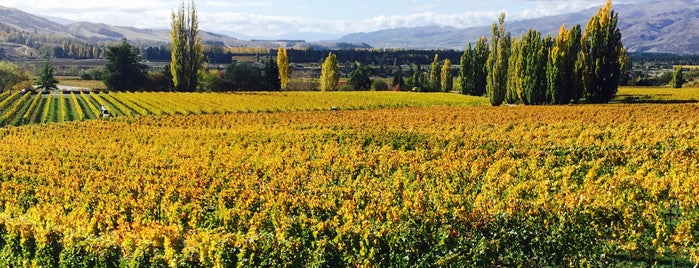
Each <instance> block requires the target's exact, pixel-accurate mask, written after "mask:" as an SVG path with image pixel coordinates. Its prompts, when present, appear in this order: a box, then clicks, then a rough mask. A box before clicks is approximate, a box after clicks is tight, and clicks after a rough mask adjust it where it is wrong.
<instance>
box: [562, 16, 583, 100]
mask: <svg viewBox="0 0 699 268" xmlns="http://www.w3.org/2000/svg"><path fill="white" fill-rule="evenodd" d="M567 40H568V46H567V47H568V55H569V58H568V59H567V60H566V64H565V65H566V66H565V68H566V70H568V71H570V72H571V76H570V77H569V78H570V80H569V81H568V82H569V83H570V84H569V85H568V86H569V87H570V98H571V100H572V101H573V102H575V103H577V102H579V101H580V99H581V98H582V97H583V93H584V91H585V86H584V84H583V81H582V69H583V64H582V61H581V60H580V49H581V44H580V43H581V42H582V29H581V27H580V25H579V24H578V25H575V26H574V27H573V28H571V29H570V30H568V38H567Z"/></svg>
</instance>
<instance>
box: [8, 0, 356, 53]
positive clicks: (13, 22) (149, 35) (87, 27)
mask: <svg viewBox="0 0 699 268" xmlns="http://www.w3.org/2000/svg"><path fill="white" fill-rule="evenodd" d="M0 31H3V32H10V31H16V32H25V33H32V34H44V35H49V36H58V37H61V38H72V39H75V40H78V41H82V42H85V43H89V44H96V43H99V42H118V41H120V40H122V39H123V38H126V39H128V40H129V41H132V42H138V43H140V44H143V45H161V44H167V43H169V42H170V30H169V29H139V28H133V27H123V26H113V25H107V24H103V23H91V22H74V23H70V24H68V25H63V24H60V23H57V22H53V21H51V20H48V19H46V18H42V17H40V16H36V15H33V14H30V13H27V12H24V11H21V10H19V9H15V8H7V7H2V6H0ZM200 34H201V37H202V40H203V41H204V43H207V44H213V45H225V46H231V47H267V48H277V47H279V46H287V47H299V48H313V49H338V48H367V47H369V46H368V45H367V44H364V43H362V42H357V44H354V43H350V42H334V41H328V42H305V41H303V40H294V41H291V40H289V41H290V42H288V41H285V40H269V41H248V40H240V39H237V38H234V37H230V36H227V35H223V34H217V33H212V32H207V31H203V30H202V31H200ZM37 54H38V53H37V52H36V51H34V49H32V48H31V47H30V46H27V44H26V43H19V44H18V43H7V42H5V43H3V42H2V40H0V58H5V59H19V58H25V57H33V56H36V55H37Z"/></svg>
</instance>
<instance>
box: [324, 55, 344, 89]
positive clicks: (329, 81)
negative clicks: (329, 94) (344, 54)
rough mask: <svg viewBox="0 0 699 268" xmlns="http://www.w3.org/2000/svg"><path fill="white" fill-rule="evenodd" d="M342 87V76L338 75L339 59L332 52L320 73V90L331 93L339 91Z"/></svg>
mask: <svg viewBox="0 0 699 268" xmlns="http://www.w3.org/2000/svg"><path fill="white" fill-rule="evenodd" d="M339 86H340V76H339V75H338V73H337V57H336V56H335V54H333V53H332V52H330V54H329V55H328V57H327V58H325V62H323V66H322V69H321V73H320V90H321V91H330V90H337V89H338V88H339Z"/></svg>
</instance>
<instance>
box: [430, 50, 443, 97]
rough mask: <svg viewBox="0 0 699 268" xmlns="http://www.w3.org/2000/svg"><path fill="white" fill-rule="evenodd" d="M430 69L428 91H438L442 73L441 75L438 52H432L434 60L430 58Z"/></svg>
mask: <svg viewBox="0 0 699 268" xmlns="http://www.w3.org/2000/svg"><path fill="white" fill-rule="evenodd" d="M431 67H432V68H431V70H430V84H429V87H430V90H429V91H438V90H439V88H440V87H441V86H442V81H441V80H442V75H441V70H442V69H440V68H439V67H440V66H439V54H434V60H432V65H431Z"/></svg>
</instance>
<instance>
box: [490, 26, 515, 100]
mask: <svg viewBox="0 0 699 268" xmlns="http://www.w3.org/2000/svg"><path fill="white" fill-rule="evenodd" d="M511 42H512V40H511V37H510V33H509V32H508V33H505V13H500V17H499V18H498V23H497V24H495V23H493V26H492V38H491V49H490V55H489V56H488V62H487V64H486V66H487V70H488V75H487V84H486V93H487V95H488V97H489V98H490V104H491V105H493V106H500V105H501V104H502V103H503V102H504V101H505V95H506V93H507V67H508V59H509V53H510V44H511Z"/></svg>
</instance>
